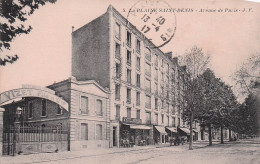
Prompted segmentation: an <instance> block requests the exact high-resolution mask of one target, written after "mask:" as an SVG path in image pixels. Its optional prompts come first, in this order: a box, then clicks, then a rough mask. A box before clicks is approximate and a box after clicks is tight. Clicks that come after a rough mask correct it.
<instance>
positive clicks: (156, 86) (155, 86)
mask: <svg viewBox="0 0 260 164" xmlns="http://www.w3.org/2000/svg"><path fill="white" fill-rule="evenodd" d="M154 92H155V94H158V84H157V83H154Z"/></svg>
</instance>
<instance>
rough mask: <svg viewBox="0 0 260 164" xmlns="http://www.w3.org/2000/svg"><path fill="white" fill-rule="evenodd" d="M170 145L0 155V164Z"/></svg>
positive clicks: (38, 161)
mask: <svg viewBox="0 0 260 164" xmlns="http://www.w3.org/2000/svg"><path fill="white" fill-rule="evenodd" d="M169 146H170V145H169V144H160V145H148V146H136V147H131V148H110V149H102V148H100V149H84V150H80V151H64V152H58V153H37V154H28V155H16V156H2V157H0V164H7V163H8V164H10V163H13V164H21V163H41V162H51V161H57V160H63V159H73V158H80V157H91V156H98V155H104V154H113V153H124V152H131V151H140V150H148V149H156V148H162V147H169Z"/></svg>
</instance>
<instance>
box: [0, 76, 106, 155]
mask: <svg viewBox="0 0 260 164" xmlns="http://www.w3.org/2000/svg"><path fill="white" fill-rule="evenodd" d="M45 91H48V92H50V93H51V94H47V93H46V92H45ZM16 93H17V95H18V94H21V95H20V96H19V97H21V99H20V100H18V101H16V100H15V99H14V100H13V102H11V103H8V104H4V105H1V108H4V109H5V111H4V112H3V129H4V130H3V138H2V139H3V154H4V155H11V154H17V153H18V154H20V153H24V154H28V153H35V152H53V151H67V150H80V149H85V148H90V149H91V148H108V147H109V137H110V119H109V117H110V110H109V104H110V100H109V95H110V93H109V92H108V91H107V90H105V89H104V88H103V87H102V86H100V85H99V84H98V83H97V82H95V81H94V80H88V81H77V80H76V78H74V77H71V78H69V79H67V80H64V81H61V82H58V83H54V84H52V85H50V86H48V87H47V88H40V87H37V88H35V87H29V88H28V87H26V88H21V89H15V90H11V91H7V92H4V93H2V94H1V95H0V96H1V98H4V97H8V96H9V98H11V96H10V95H13V96H14V95H15V94H16ZM12 98H16V97H15V96H14V97H12ZM2 100H3V99H2ZM10 100H11V99H10ZM60 101H64V102H66V103H67V104H68V108H67V109H65V108H66V107H65V108H64V107H62V106H61V105H59V102H60Z"/></svg>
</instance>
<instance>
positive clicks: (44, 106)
mask: <svg viewBox="0 0 260 164" xmlns="http://www.w3.org/2000/svg"><path fill="white" fill-rule="evenodd" d="M46 103H47V101H46V100H42V116H46V114H47V113H46V105H47V104H46Z"/></svg>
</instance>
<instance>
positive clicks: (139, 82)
mask: <svg viewBox="0 0 260 164" xmlns="http://www.w3.org/2000/svg"><path fill="white" fill-rule="evenodd" d="M136 86H137V87H139V88H140V87H141V75H140V74H136Z"/></svg>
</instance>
